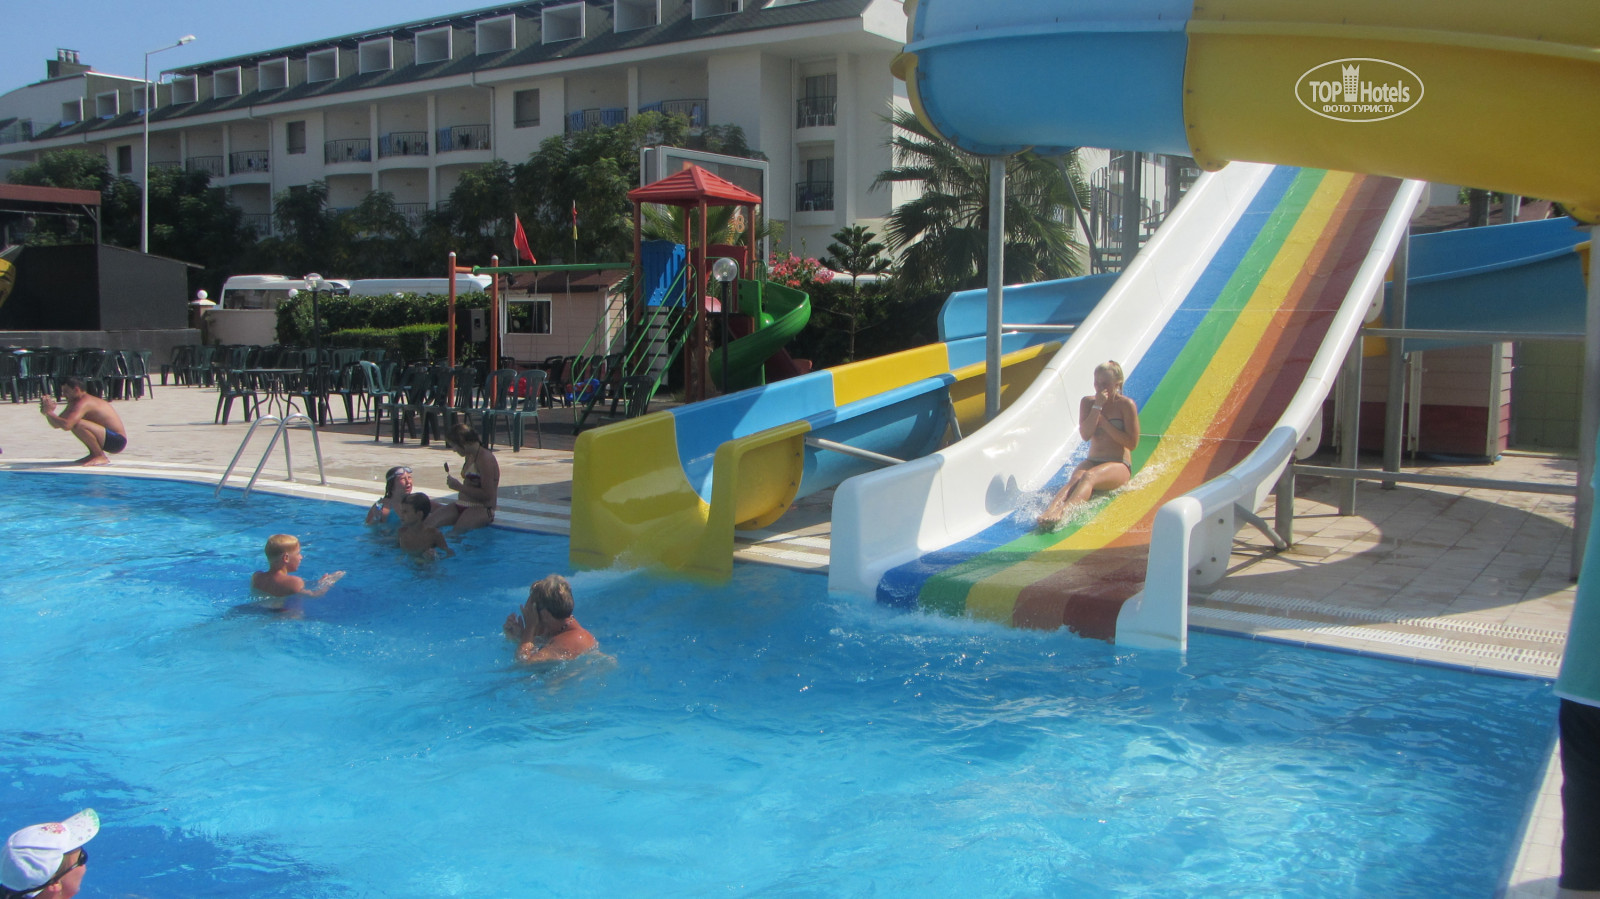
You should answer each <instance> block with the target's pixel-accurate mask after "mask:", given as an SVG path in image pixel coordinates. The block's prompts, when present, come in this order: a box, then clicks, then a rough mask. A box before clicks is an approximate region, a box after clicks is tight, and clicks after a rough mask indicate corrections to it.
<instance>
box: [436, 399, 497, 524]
mask: <svg viewBox="0 0 1600 899" xmlns="http://www.w3.org/2000/svg"><path fill="white" fill-rule="evenodd" d="M446 442H447V443H449V444H450V448H451V449H453V450H455V451H456V452H457V453H459V454H460V455H461V459H462V462H461V477H460V479H459V480H458V479H457V478H456V477H455V475H452V474H450V463H449V462H446V463H445V464H444V470H445V479H444V480H445V483H447V484H449V485H450V489H452V490H455V491H456V492H457V493H456V501H455V502H453V503H442V504H440V505H439V507H438V508H436V509H434V510H433V514H431V515H429V516H428V524H429V525H430V526H432V527H436V528H444V527H449V526H451V525H455V531H454V533H456V534H464V533H466V532H467V531H471V530H476V529H477V528H481V527H487V526H489V525H490V524H491V523H493V522H494V507H495V503H496V502H497V501H498V497H499V494H500V463H499V462H498V461H496V460H495V457H494V451H493V450H491V449H489V448H488V447H486V446H484V445H483V442H482V441H481V440H479V439H478V432H477V431H474V430H473V429H472V426H471V425H468V424H466V423H464V422H462V423H457V424H456V425H455V426H453V427H452V428H450V433H449V436H448V437H447V438H446Z"/></svg>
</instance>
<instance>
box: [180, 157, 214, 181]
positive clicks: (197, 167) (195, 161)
mask: <svg viewBox="0 0 1600 899" xmlns="http://www.w3.org/2000/svg"><path fill="white" fill-rule="evenodd" d="M183 167H184V168H185V169H187V170H189V171H191V172H205V173H207V174H209V175H210V176H211V177H213V178H221V177H222V157H221V156H190V157H189V158H188V159H186V160H184V161H183Z"/></svg>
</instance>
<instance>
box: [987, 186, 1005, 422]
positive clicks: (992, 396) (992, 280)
mask: <svg viewBox="0 0 1600 899" xmlns="http://www.w3.org/2000/svg"><path fill="white" fill-rule="evenodd" d="M1005 237H1006V158H1005V157H1004V156H991V157H990V158H989V320H988V327H987V328H986V330H985V333H986V335H987V336H986V338H985V340H984V372H983V387H984V390H983V395H984V400H983V420H984V421H993V420H994V417H995V416H996V415H999V414H1000V322H1001V321H1002V320H1003V319H1002V317H1001V312H1002V309H1001V298H1002V293H1001V289H1000V286H1001V284H1002V280H1001V279H1002V277H1003V276H1004V273H1005V263H1006V240H1005Z"/></svg>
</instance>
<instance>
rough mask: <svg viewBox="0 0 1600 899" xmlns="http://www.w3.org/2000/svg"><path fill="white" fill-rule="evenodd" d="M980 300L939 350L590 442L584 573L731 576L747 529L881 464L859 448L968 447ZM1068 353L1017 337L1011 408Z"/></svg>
mask: <svg viewBox="0 0 1600 899" xmlns="http://www.w3.org/2000/svg"><path fill="white" fill-rule="evenodd" d="M1109 286H1110V280H1109V279H1107V278H1105V277H1103V276H1096V277H1090V278H1074V279H1067V280H1064V281H1056V282H1045V283H1041V284H1033V285H1028V286H1026V287H1024V288H1007V291H1006V294H1007V297H1008V298H1011V299H1014V301H1015V302H1014V303H1013V307H1012V313H1013V314H1012V315H1011V316H1008V318H1010V319H1011V321H1013V322H1026V323H1030V324H1075V323H1077V322H1080V321H1082V320H1083V319H1084V318H1085V317H1086V316H1087V315H1088V314H1089V313H1090V311H1091V310H1092V309H1094V308H1095V306H1096V304H1097V303H1098V302H1099V301H1100V299H1101V297H1102V296H1103V294H1104V293H1105V291H1106V289H1107V288H1108V287H1109ZM983 302H984V300H983V295H982V292H981V291H968V292H965V293H962V294H958V295H957V296H956V297H954V298H952V301H951V302H950V303H947V305H946V314H945V315H944V316H943V317H942V318H941V322H940V327H941V331H942V333H941V336H942V337H944V338H945V340H944V341H943V342H941V343H935V344H930V345H928V346H924V347H918V348H916V349H912V350H906V351H904V352H900V353H893V354H890V355H887V356H881V357H878V358H876V359H868V360H864V361H861V362H854V363H850V364H847V365H841V366H838V367H836V368H831V369H826V370H824V371H819V372H811V373H809V374H805V375H801V376H799V377H796V378H791V379H788V380H785V381H780V382H777V383H774V384H770V385H767V386H765V387H758V388H752V389H749V390H743V391H739V392H737V393H733V394H729V395H727V396H723V397H718V398H716V399H712V400H708V401H705V402H701V403H695V404H693V405H689V406H681V407H678V408H676V409H670V410H667V411H664V412H657V413H654V414H651V415H647V416H645V417H643V418H639V419H634V420H632V421H627V422H620V423H618V424H614V425H610V426H607V427H604V428H599V429H596V430H593V431H586V432H584V433H583V434H581V435H579V437H578V444H577V447H576V452H575V458H574V462H573V502H572V539H571V558H572V562H573V564H575V565H580V566H583V567H589V568H598V567H606V566H609V565H613V564H627V565H655V566H662V567H667V568H671V569H676V570H679V571H682V572H685V573H689V574H694V575H699V576H705V577H710V578H725V577H727V576H728V575H729V574H730V573H731V572H732V566H733V537H734V530H735V529H736V528H745V529H750V528H760V527H765V526H766V525H768V524H771V523H772V522H774V521H776V520H777V519H778V518H779V517H781V516H782V515H783V513H784V512H786V511H788V509H789V507H790V505H791V504H792V503H793V502H794V501H795V500H796V499H797V498H800V497H803V496H808V495H810V494H812V493H816V492H818V491H820V490H825V489H828V488H831V487H834V486H836V485H838V484H839V483H841V482H842V481H844V480H846V479H847V478H850V477H852V476H854V475H857V474H861V473H863V472H865V471H870V470H872V469H874V468H876V467H878V466H879V465H881V464H883V462H884V460H883V459H882V458H879V459H877V460H873V459H870V458H867V457H863V456H861V455H859V451H866V452H867V453H869V454H870V453H876V454H879V456H880V457H889V458H890V459H914V458H919V457H922V456H925V455H927V454H928V453H931V452H934V451H936V450H937V449H939V448H940V447H942V446H945V445H946V444H948V443H949V442H950V441H951V440H953V439H957V438H959V436H960V434H962V433H965V432H966V431H967V430H970V429H972V428H974V427H976V426H977V425H978V424H979V423H980V422H981V421H982V418H983V414H984V404H985V388H984V370H985V346H984V343H985V338H984V337H982V336H974V335H975V334H981V331H982V321H983V318H982V315H981V310H982V304H983ZM974 309H976V310H977V312H976V313H975V312H974ZM974 322H976V323H977V327H976V330H974V328H973V326H974ZM1059 346H1060V341H1059V340H1058V339H1056V338H1053V337H1051V336H1049V335H1044V334H1038V333H1026V334H1024V333H1017V334H1008V335H1006V337H1005V339H1004V340H1003V343H1002V348H1003V350H1004V356H1003V358H1002V405H1004V404H1006V403H1009V402H1011V401H1012V400H1013V399H1015V398H1016V397H1017V396H1018V395H1019V394H1020V393H1021V392H1022V390H1023V389H1024V388H1025V387H1026V386H1027V385H1028V384H1030V383H1032V381H1033V380H1034V378H1035V377H1036V376H1037V375H1038V373H1039V372H1040V371H1041V370H1042V369H1043V367H1044V363H1045V361H1046V359H1047V358H1048V355H1049V352H1050V351H1051V350H1053V349H1055V348H1056V347H1059ZM753 355H759V354H753ZM819 439H820V440H822V441H827V442H828V443H829V444H830V446H823V445H821V444H818V443H816V442H815V441H816V440H819ZM839 446H843V447H845V448H846V450H847V451H841V450H840V449H839V448H838V447H839ZM851 451H856V452H857V454H852V452H851Z"/></svg>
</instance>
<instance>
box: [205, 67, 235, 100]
mask: <svg viewBox="0 0 1600 899" xmlns="http://www.w3.org/2000/svg"><path fill="white" fill-rule="evenodd" d="M241 81H242V76H241V74H240V71H239V67H238V66H234V67H233V68H231V69H223V70H222V71H220V72H217V73H216V74H214V75H212V76H211V96H213V97H237V96H239V94H240V93H241V90H240V89H241V88H242V87H243V84H242V83H241Z"/></svg>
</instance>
